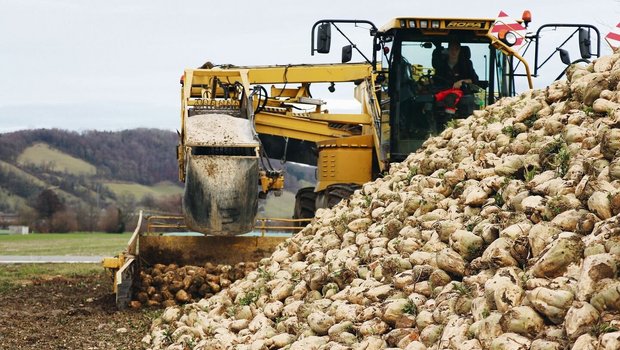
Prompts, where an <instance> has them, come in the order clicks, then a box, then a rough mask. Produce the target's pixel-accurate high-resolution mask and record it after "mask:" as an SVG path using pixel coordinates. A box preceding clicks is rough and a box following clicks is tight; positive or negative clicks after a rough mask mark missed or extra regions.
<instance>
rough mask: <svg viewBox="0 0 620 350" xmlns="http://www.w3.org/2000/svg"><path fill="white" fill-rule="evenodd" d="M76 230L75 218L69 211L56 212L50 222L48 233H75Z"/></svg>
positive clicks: (73, 213)
mask: <svg viewBox="0 0 620 350" xmlns="http://www.w3.org/2000/svg"><path fill="white" fill-rule="evenodd" d="M77 229H78V222H77V216H76V214H75V212H71V211H69V210H62V211H57V212H55V213H54V215H52V218H51V220H50V231H51V232H57V233H67V232H75V231H77Z"/></svg>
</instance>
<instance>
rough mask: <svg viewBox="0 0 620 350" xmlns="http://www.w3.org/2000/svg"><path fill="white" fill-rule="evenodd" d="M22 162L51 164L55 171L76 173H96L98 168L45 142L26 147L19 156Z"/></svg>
mask: <svg viewBox="0 0 620 350" xmlns="http://www.w3.org/2000/svg"><path fill="white" fill-rule="evenodd" d="M17 162H18V163H20V164H35V165H44V166H45V165H49V166H51V168H52V169H53V170H55V171H59V172H65V173H69V174H74V175H95V174H96V173H97V168H96V167H95V166H93V165H92V164H89V163H87V162H85V161H83V160H81V159H78V158H75V157H72V156H70V155H68V154H65V153H63V152H61V151H59V150H56V149H53V148H51V147H50V146H48V145H46V144H44V143H37V144H34V145H32V146H30V147H28V148H26V149H25V150H24V151H23V152H22V154H20V155H19V157H18V158H17Z"/></svg>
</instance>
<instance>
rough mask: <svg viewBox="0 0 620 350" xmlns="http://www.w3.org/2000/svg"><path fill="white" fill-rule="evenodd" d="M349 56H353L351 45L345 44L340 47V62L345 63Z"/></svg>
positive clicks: (349, 59) (349, 58)
mask: <svg viewBox="0 0 620 350" xmlns="http://www.w3.org/2000/svg"><path fill="white" fill-rule="evenodd" d="M351 57H353V46H351V45H346V46H343V47H342V63H347V62H349V61H351Z"/></svg>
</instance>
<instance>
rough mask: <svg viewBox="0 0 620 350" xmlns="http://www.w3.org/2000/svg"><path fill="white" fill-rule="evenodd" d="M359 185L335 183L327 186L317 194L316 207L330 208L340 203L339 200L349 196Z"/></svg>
mask: <svg viewBox="0 0 620 350" xmlns="http://www.w3.org/2000/svg"><path fill="white" fill-rule="evenodd" d="M360 187H361V186H360V185H358V184H335V185H331V186H328V187H327V188H326V189H325V190H323V191H321V192H319V193H318V194H317V196H316V202H315V206H316V209H319V208H331V207H333V206H334V205H336V204H338V203H340V201H341V200H343V199H347V198H349V197H350V196H351V195H352V194H353V192H355V190H357V189H358V188H360Z"/></svg>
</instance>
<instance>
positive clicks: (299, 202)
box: [293, 187, 316, 219]
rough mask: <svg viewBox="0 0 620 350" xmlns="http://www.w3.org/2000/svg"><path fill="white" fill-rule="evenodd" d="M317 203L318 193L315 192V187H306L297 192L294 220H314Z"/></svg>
mask: <svg viewBox="0 0 620 350" xmlns="http://www.w3.org/2000/svg"><path fill="white" fill-rule="evenodd" d="M315 201H316V192H314V187H304V188H301V189H300V190H299V191H297V194H296V195H295V211H294V212H293V219H312V218H313V217H314V212H315V211H316V208H315V206H314V203H315Z"/></svg>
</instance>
